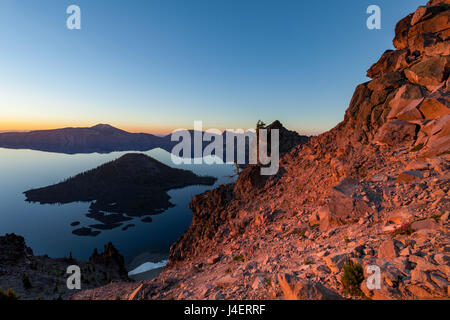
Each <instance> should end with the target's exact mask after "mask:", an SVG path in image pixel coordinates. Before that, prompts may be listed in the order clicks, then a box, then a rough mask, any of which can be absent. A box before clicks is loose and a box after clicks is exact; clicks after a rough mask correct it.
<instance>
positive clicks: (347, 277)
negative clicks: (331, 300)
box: [341, 260, 364, 296]
mask: <svg viewBox="0 0 450 320" xmlns="http://www.w3.org/2000/svg"><path fill="white" fill-rule="evenodd" d="M343 270H344V272H343V274H342V278H341V282H342V284H343V285H344V292H345V293H347V294H350V295H352V296H364V293H363V292H362V291H361V288H360V286H361V282H363V280H364V271H363V267H362V266H361V264H359V263H356V264H355V263H353V261H352V260H348V261H347V262H346V263H345V264H344V268H343Z"/></svg>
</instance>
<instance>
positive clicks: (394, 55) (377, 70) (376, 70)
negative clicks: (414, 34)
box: [367, 49, 409, 79]
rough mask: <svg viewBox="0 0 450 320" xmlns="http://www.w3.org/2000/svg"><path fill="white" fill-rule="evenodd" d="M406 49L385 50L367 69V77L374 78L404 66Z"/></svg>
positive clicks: (405, 64) (405, 63)
mask: <svg viewBox="0 0 450 320" xmlns="http://www.w3.org/2000/svg"><path fill="white" fill-rule="evenodd" d="M407 56H408V50H407V49H403V50H387V51H386V52H385V53H383V55H382V56H381V58H380V60H378V62H377V63H375V64H374V65H372V67H370V69H369V70H368V71H367V77H369V78H372V79H375V78H378V77H380V76H382V75H384V74H386V73H388V72H392V71H396V70H398V69H402V68H406V67H407V66H408V65H409V63H408V62H407Z"/></svg>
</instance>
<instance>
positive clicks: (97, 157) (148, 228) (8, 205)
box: [0, 148, 234, 263]
mask: <svg viewBox="0 0 450 320" xmlns="http://www.w3.org/2000/svg"><path fill="white" fill-rule="evenodd" d="M126 153H128V152H114V153H110V154H77V155H64V154H57V153H47V152H40V151H31V150H10V149H2V148H0V235H4V234H5V233H16V234H19V235H21V236H23V237H25V240H26V242H27V245H28V246H29V247H31V248H32V249H33V251H34V253H35V254H38V255H41V254H48V255H49V256H50V257H55V258H58V257H66V256H68V255H69V253H70V252H72V255H73V257H74V258H78V259H84V260H86V259H88V258H89V256H90V255H91V254H92V251H93V249H94V248H97V249H99V250H101V251H103V246H104V245H105V244H106V243H107V242H109V241H111V242H112V243H113V244H114V246H116V247H117V248H118V249H119V251H120V252H121V253H122V254H123V255H124V256H125V259H126V262H127V263H129V262H130V261H132V260H133V259H134V258H135V257H137V256H139V255H141V254H143V253H162V254H164V253H168V250H169V247H170V246H171V245H172V244H173V243H174V242H175V240H176V239H177V238H178V237H179V236H180V235H181V234H183V232H184V231H185V230H186V229H187V228H188V227H189V225H190V224H191V221H192V212H191V210H190V209H189V202H190V201H191V199H192V197H193V196H194V195H196V194H200V193H203V192H204V191H206V190H209V189H212V188H215V187H216V186H217V185H219V184H223V183H229V182H231V181H232V179H233V178H231V176H232V175H233V173H234V167H233V166H232V165H229V164H215V165H211V166H210V165H206V164H203V165H179V166H176V165H174V164H173V163H172V161H171V159H170V153H168V152H166V151H164V150H161V149H154V150H151V151H148V152H143V153H145V154H147V155H149V156H151V157H153V158H155V159H157V160H159V161H161V162H163V163H165V164H167V165H169V166H171V167H176V168H182V169H188V170H191V171H193V172H195V173H196V174H199V175H210V176H215V177H217V178H218V181H217V182H216V184H215V185H214V186H191V187H186V188H183V189H175V190H170V191H169V192H168V194H169V195H170V196H171V202H172V203H173V204H174V205H175V207H173V208H170V209H169V210H167V211H165V212H164V213H162V214H159V215H153V216H151V217H152V219H153V221H152V222H151V223H144V222H141V220H140V219H139V218H135V219H133V220H130V221H127V222H125V224H124V225H126V224H129V223H133V224H135V225H136V226H135V227H132V228H130V229H128V230H127V231H122V228H117V229H113V230H102V231H101V234H100V235H98V236H96V237H80V236H76V235H74V234H72V231H73V230H74V229H77V228H80V227H81V226H89V225H92V224H95V223H97V222H96V221H95V220H93V219H91V218H88V217H86V216H85V214H86V213H88V209H89V204H90V203H82V202H78V203H71V204H65V205H40V204H33V203H27V202H25V196H24V195H23V192H24V191H26V190H29V189H32V188H38V187H44V186H47V185H52V184H55V183H58V182H60V181H62V180H63V179H65V178H68V177H71V176H74V175H76V174H78V173H80V172H83V171H86V170H88V169H92V168H95V167H97V166H99V165H101V164H103V163H105V162H108V161H111V160H115V159H117V158H119V157H120V156H122V155H124V154H126ZM74 221H80V222H81V225H80V226H76V227H72V226H71V225H70V224H71V223H72V222H74Z"/></svg>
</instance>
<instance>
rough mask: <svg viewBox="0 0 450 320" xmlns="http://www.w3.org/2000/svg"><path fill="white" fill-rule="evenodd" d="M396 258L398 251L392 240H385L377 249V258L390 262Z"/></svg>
mask: <svg viewBox="0 0 450 320" xmlns="http://www.w3.org/2000/svg"><path fill="white" fill-rule="evenodd" d="M397 257H398V249H397V247H396V246H395V243H394V240H392V239H389V240H385V241H384V242H383V243H382V244H381V246H380V247H379V248H378V258H381V259H387V260H392V259H395V258H397Z"/></svg>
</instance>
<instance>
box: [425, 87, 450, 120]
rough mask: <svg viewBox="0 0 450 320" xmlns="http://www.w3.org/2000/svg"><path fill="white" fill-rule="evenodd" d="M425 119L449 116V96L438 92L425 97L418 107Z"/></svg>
mask: <svg viewBox="0 0 450 320" xmlns="http://www.w3.org/2000/svg"><path fill="white" fill-rule="evenodd" d="M419 110H420V113H421V114H423V116H424V117H425V119H434V118H438V117H441V116H445V115H448V114H450V96H449V94H448V93H447V92H441V91H440V90H438V91H436V92H434V93H433V94H431V95H429V96H428V97H426V98H425V99H424V100H423V102H422V103H421V104H420V107H419Z"/></svg>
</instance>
